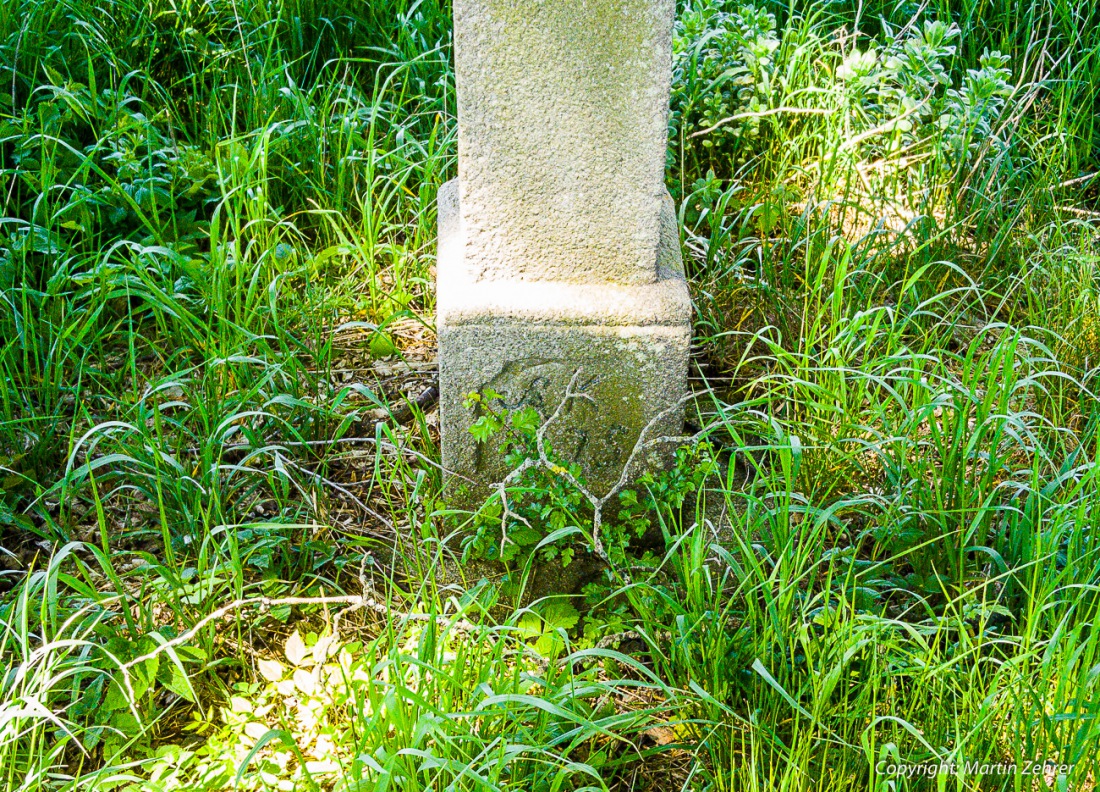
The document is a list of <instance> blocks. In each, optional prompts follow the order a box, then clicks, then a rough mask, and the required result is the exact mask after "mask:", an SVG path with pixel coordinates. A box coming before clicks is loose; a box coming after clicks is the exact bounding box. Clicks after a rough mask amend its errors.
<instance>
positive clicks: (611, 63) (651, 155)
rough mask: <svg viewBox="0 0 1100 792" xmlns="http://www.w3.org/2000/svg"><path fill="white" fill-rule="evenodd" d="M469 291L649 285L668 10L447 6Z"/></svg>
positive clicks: (660, 178) (663, 128) (464, 2)
mask: <svg viewBox="0 0 1100 792" xmlns="http://www.w3.org/2000/svg"><path fill="white" fill-rule="evenodd" d="M454 15H455V71H456V75H455V79H456V85H457V89H458V121H459V132H458V175H459V183H460V185H461V220H462V224H463V227H464V238H463V244H464V245H465V248H466V251H465V256H466V259H467V261H468V264H469V267H470V269H471V271H472V272H473V274H474V276H475V278H477V279H479V280H494V279H505V280H528V281H546V280H551V281H558V282H574V283H581V282H588V283H619V284H639V283H652V282H654V281H656V280H657V275H656V273H655V271H654V262H655V261H656V258H657V247H658V215H659V212H660V205H661V200H662V196H663V195H664V167H665V151H666V138H667V127H668V96H669V81H670V78H671V57H672V55H671V47H672V43H671V42H672V21H673V0H455V3H454Z"/></svg>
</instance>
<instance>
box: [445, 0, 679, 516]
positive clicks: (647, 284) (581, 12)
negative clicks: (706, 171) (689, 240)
mask: <svg viewBox="0 0 1100 792" xmlns="http://www.w3.org/2000/svg"><path fill="white" fill-rule="evenodd" d="M673 13H674V0H454V16H455V19H454V21H455V63H456V84H457V90H458V128H459V131H458V179H457V180H455V181H451V182H448V183H447V184H445V185H443V187H442V188H441V189H440V192H439V199H438V204H439V260H438V267H437V276H438V290H437V306H438V316H437V330H438V337H439V363H440V409H441V430H442V441H443V465H444V468H445V469H447V470H450V471H454V472H455V473H458V474H461V475H462V476H465V477H468V478H471V479H474V480H475V481H477V482H478V483H479V484H480V485H482V491H481V492H477V494H478V495H480V494H483V491H484V489H483V488H484V485H488V484H490V483H492V482H494V481H499V480H500V479H501V478H503V476H504V475H505V474H506V470H505V469H504V467H503V461H502V460H501V459H500V458H499V455H498V454H496V453H495V446H496V445H497V444H495V443H494V444H485V445H486V446H490V445H491V446H492V447H483V446H482V445H481V444H478V443H477V442H476V441H475V440H474V438H473V436H472V435H471V434H470V432H469V426H470V424H471V423H472V422H473V421H474V420H476V418H477V416H476V415H475V414H474V412H472V411H471V410H469V409H467V408H465V407H464V406H463V400H464V398H465V396H466V394H468V393H470V392H472V391H481V390H483V389H486V388H492V389H493V390H494V391H496V392H498V393H500V394H503V397H504V398H503V400H502V401H503V404H502V405H499V406H502V407H505V408H508V409H514V408H518V407H522V406H526V405H530V406H533V407H536V408H537V409H538V410H539V412H540V413H541V414H542V415H543V417H544V418H547V417H549V415H550V414H551V413H552V412H553V411H554V409H555V408H556V407H557V406H558V404H559V403H560V401H561V397H562V395H563V394H564V392H565V388H566V385H567V384H568V383H569V381H570V380H571V379H572V378H573V375H574V374H575V372H577V371H578V370H579V371H580V375H579V377H578V383H579V386H580V389H581V390H583V391H585V392H586V393H588V394H589V395H591V396H592V400H591V401H573V402H571V403H570V405H569V406H568V409H566V410H565V411H564V413H563V416H562V420H561V422H560V424H558V425H556V426H555V429H554V430H553V431H552V432H551V433H550V435H549V436H550V438H551V439H552V440H553V442H554V447H555V449H557V450H558V451H559V452H560V453H561V454H562V455H563V456H565V457H566V458H568V459H571V460H573V461H577V462H579V463H580V464H581V466H582V468H583V470H584V471H585V474H586V475H587V477H588V480H589V482H590V483H591V485H592V489H593V491H594V493H595V494H598V495H599V494H603V492H605V491H606V490H607V489H608V488H610V487H611V486H612V485H613V484H614V482H615V481H617V480H618V478H619V475H620V472H621V470H622V467H623V465H624V464H625V462H626V460H627V457H628V456H629V454H630V451H631V450H632V449H633V448H634V445H635V443H636V441H637V439H638V436H639V434H640V433H641V431H642V429H643V428H644V427H645V426H646V425H647V424H649V423H650V421H651V420H652V419H653V418H654V417H655V416H657V415H659V414H660V413H661V412H663V411H666V410H668V408H670V407H671V406H673V405H675V404H676V403H677V402H678V401H679V400H680V398H681V397H682V396H683V394H684V393H685V391H686V387H687V383H686V379H687V358H688V345H689V340H690V329H691V328H690V313H691V305H690V300H689V297H688V291H687V285H686V283H685V280H684V274H683V263H682V261H681V258H680V245H679V239H678V237H677V230H676V229H677V226H676V217H675V211H674V208H673V204H672V199H671V198H670V197H669V195H668V192H667V190H666V189H665V186H664V169H665V151H666V138H667V124H668V100H669V80H670V75H671V45H672V23H673ZM681 425H682V415H681V414H679V413H678V412H677V411H673V412H672V413H670V414H669V415H668V416H667V417H666V418H665V419H664V420H663V421H662V422H661V423H660V425H657V426H654V428H653V430H652V432H651V435H650V436H657V435H662V434H663V435H667V434H679V433H680V431H681V428H682V427H681ZM657 463H659V460H658V459H655V458H650V459H648V460H647V464H657ZM477 489H478V488H475V491H476V490H477Z"/></svg>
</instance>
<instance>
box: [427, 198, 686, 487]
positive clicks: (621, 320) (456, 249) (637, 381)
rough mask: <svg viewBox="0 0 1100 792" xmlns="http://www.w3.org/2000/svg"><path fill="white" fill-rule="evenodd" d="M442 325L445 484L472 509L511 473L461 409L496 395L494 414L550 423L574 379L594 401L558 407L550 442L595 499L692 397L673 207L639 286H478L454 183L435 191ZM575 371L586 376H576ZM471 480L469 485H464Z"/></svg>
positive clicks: (658, 454) (641, 466) (673, 429)
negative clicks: (530, 414) (476, 397)
mask: <svg viewBox="0 0 1100 792" xmlns="http://www.w3.org/2000/svg"><path fill="white" fill-rule="evenodd" d="M439 232H440V233H439V240H440V241H439V262H438V268H437V278H438V284H439V286H438V297H437V305H438V318H437V332H438V338H439V361H440V382H439V390H440V425H441V432H442V444H443V467H444V469H445V470H446V471H448V472H449V475H448V480H447V488H448V491H449V492H450V493H452V496H454V495H456V494H459V493H462V494H461V495H459V497H458V498H457V500H458V502H459V503H458V504H457V505H467V506H474V505H477V502H478V500H479V499H481V498H483V497H484V496H485V495H486V494H487V493H488V492H489V487H490V485H491V484H492V483H494V482H498V481H501V480H502V479H503V478H504V477H505V476H506V475H507V473H508V470H507V468H506V466H505V465H504V460H503V459H502V458H501V456H500V454H499V453H498V452H497V448H498V447H499V445H500V441H499V440H493V441H489V442H486V443H478V442H477V441H475V439H474V437H473V435H471V434H470V432H469V428H470V425H471V424H472V423H473V422H474V421H476V420H477V418H478V417H479V414H478V413H477V411H476V408H475V409H470V408H466V407H464V406H463V401H464V400H465V399H466V396H467V395H468V394H469V393H471V392H475V391H476V392H480V391H483V390H485V389H487V388H491V389H492V390H494V391H496V392H497V393H499V394H501V395H502V397H503V398H502V399H501V400H500V402H498V403H497V405H496V407H497V408H503V409H505V410H509V411H510V410H515V409H520V408H523V407H527V406H530V407H534V408H535V409H536V410H538V412H539V413H540V415H541V416H542V418H543V420H545V419H547V418H549V417H550V415H551V414H553V412H554V411H555V410H556V409H557V407H558V405H559V404H560V403H561V401H562V398H563V396H564V394H565V390H566V387H567V385H568V384H569V382H570V381H571V380H572V379H573V377H574V375H575V374H576V375H577V379H576V385H575V389H576V391H577V392H580V393H584V394H587V395H588V396H591V397H592V400H591V401H589V400H580V399H577V400H573V401H572V402H571V403H570V404H568V405H567V406H566V407H565V408H563V410H562V413H561V416H560V417H559V420H558V422H557V423H556V424H555V425H554V427H553V428H552V430H551V431H550V432H548V435H547V437H548V438H549V440H550V441H551V443H552V445H553V447H554V449H555V451H556V452H557V454H558V455H559V457H560V458H563V459H565V460H567V461H574V462H577V463H579V464H580V466H581V469H582V470H583V472H584V475H585V476H586V478H587V480H588V483H589V485H590V491H592V492H593V494H595V495H597V496H599V495H603V494H604V493H606V492H607V491H608V490H609V489H610V488H611V487H613V486H614V484H615V483H616V482H617V481H618V480H619V478H620V475H621V474H622V471H623V467H624V465H625V464H626V462H627V460H628V458H629V457H630V454H631V451H632V450H633V449H634V447H635V445H636V443H637V441H638V438H639V435H640V434H641V432H642V431H643V429H644V428H645V427H646V426H647V425H649V424H650V422H651V421H653V420H654V419H655V418H656V417H657V416H658V415H660V414H661V413H662V412H666V411H669V410H670V408H672V407H674V406H675V405H676V404H677V403H678V402H679V400H680V399H681V398H682V396H683V395H684V393H686V392H687V364H688V347H689V344H690V339H691V325H690V316H691V303H690V299H689V297H688V291H687V284H686V282H685V280H684V274H683V264H682V261H681V258H680V248H679V242H678V239H677V233H676V218H675V215H674V213H673V208H672V200H671V198H668V197H667V196H666V199H665V205H664V207H663V210H662V215H661V242H662V244H661V248H660V249H661V255H660V257H659V261H658V262H657V264H658V266H657V272H658V279H657V281H655V282H654V283H649V284H642V285H630V286H624V285H614V284H606V285H605V284H600V285H595V284H577V283H561V282H531V281H492V282H490V283H486V282H484V281H477V280H475V279H473V278H472V277H471V276H470V274H469V272H468V271H467V269H466V267H465V263H464V261H463V256H462V250H463V246H462V239H461V230H460V227H459V222H458V195H457V184H456V183H455V182H453V181H452V182H448V183H447V184H445V185H444V186H443V187H442V188H441V189H440V193H439ZM577 372H579V374H578V373H577ZM682 428H683V411H682V409H674V410H671V411H669V413H668V415H666V416H664V417H663V418H662V419H661V420H660V421H659V422H657V423H656V424H654V425H653V426H652V427H651V429H650V431H649V433H648V434H647V438H657V437H660V436H668V435H679V434H680V433H681V432H682ZM668 453H669V449H654V450H653V451H652V452H651V453H649V454H646V455H639V457H638V458H637V459H636V462H637V464H636V468H637V469H636V470H632V471H630V472H631V474H632V476H633V475H637V474H639V473H641V472H642V471H643V470H645V469H646V468H647V467H653V466H656V465H661V464H664V462H665V461H666V460H667V455H668ZM467 479H469V480H472V482H473V483H472V484H471V483H470V482H469V481H467Z"/></svg>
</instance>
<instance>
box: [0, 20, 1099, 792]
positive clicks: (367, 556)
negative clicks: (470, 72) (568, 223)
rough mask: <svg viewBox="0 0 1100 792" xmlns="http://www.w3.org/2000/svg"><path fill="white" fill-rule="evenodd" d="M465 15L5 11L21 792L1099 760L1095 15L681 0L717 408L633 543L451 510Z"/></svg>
mask: <svg viewBox="0 0 1100 792" xmlns="http://www.w3.org/2000/svg"><path fill="white" fill-rule="evenodd" d="M450 13H451V11H450V8H449V6H448V5H446V4H440V3H438V2H436V0H422V1H421V2H405V0H378V1H377V2H370V3H345V2H343V1H342V0H339V1H338V2H335V3H334V2H328V3H323V4H322V3H314V2H309V1H307V0H285V1H280V2H277V1H276V0H270V1H268V0H250V2H241V1H240V0H238V1H237V2H230V0H207V1H206V2H185V3H176V4H173V3H142V2H133V0H100V2H98V3H91V2H86V0H80V1H79V2H78V1H77V0H63V1H62V2H58V3H41V2H36V0H2V2H0V66H2V68H0V171H2V173H3V181H2V183H0V188H2V190H3V193H2V196H3V198H2V200H3V211H2V213H0V214H2V218H0V558H2V560H3V565H4V566H3V574H2V577H0V592H2V593H0V670H2V672H3V673H2V675H0V774H2V776H3V785H4V788H8V789H13V790H32V789H73V790H75V789H90V790H172V789H208V790H220V789H230V788H248V789H257V790H259V789H263V790H267V789H302V790H313V789H323V790H336V789H338V790H366V789H371V790H374V789H379V790H381V789H409V790H412V789H418V790H419V789H439V790H459V789H464V790H465V789H469V790H474V789H477V790H503V789H517V790H519V789H523V790H528V789H533V790H555V791H556V790H574V789H609V790H611V789H614V790H644V789H657V788H659V789H689V790H715V792H717V791H718V790H761V791H763V790H818V789H820V790H845V789H852V790H862V789H873V790H876V792H878V791H879V790H882V791H883V792H885V791H886V790H924V789H929V790H931V789H937V790H939V789H959V790H986V789H990V790H1002V789H1003V790H1032V789H1046V788H1055V789H1083V790H1087V789H1092V788H1093V787H1094V785H1095V784H1096V782H1097V778H1098V775H1100V766H1098V763H1097V757H1098V756H1100V725H1098V724H1097V701H1100V691H1098V690H1097V689H1096V688H1097V685H1098V684H1100V682H1098V679H1100V677H1098V676H1097V674H1096V669H1097V668H1100V639H1098V638H1097V632H1096V630H1095V623H1096V619H1097V615H1098V614H1097V611H1098V609H1100V523H1098V520H1100V517H1098V515H1097V513H1096V511H1097V507H1096V504H1098V503H1100V480H1098V477H1100V471H1098V468H1097V448H1098V443H1100V436H1098V432H1097V428H1098V422H1100V410H1098V409H1097V399H1096V391H1097V388H1098V387H1100V383H1098V382H1097V377H1096V371H1097V363H1098V360H1100V270H1098V261H1100V245H1098V241H1097V240H1098V236H1097V234H1098V230H1097V221H1098V220H1100V206H1097V195H1098V193H1097V172H1100V156H1098V154H1097V150H1098V149H1097V146H1096V144H1097V142H1098V141H1100V130H1098V129H1097V127H1096V118H1097V113H1096V109H1097V108H1098V107H1100V104H1098V100H1100V33H1098V32H1097V31H1098V30H1100V26H1098V24H1097V23H1098V22H1100V18H1098V14H1097V11H1096V10H1095V9H1093V8H1092V6H1091V4H1088V3H1069V2H1065V1H1064V0H1029V2H1025V3H1022V4H1021V3H1012V2H1008V1H1007V0H942V1H941V2H932V3H928V4H925V5H923V6H921V5H918V4H906V3H893V2H890V3H881V2H871V3H864V4H862V5H861V4H846V3H829V2H819V1H818V0H808V1H807V2H797V3H793V4H777V3H771V2H767V0H756V4H755V5H753V4H751V3H745V4H739V3H736V2H724V0H691V2H680V3H679V6H678V20H679V22H678V26H677V39H676V47H675V51H676V59H675V64H674V80H673V99H672V106H673V116H672V123H671V127H670V143H669V172H668V180H669V184H670V188H671V191H672V193H673V195H674V197H675V198H676V200H677V205H678V207H679V217H680V222H681V226H682V229H681V238H682V240H683V245H684V252H685V260H686V262H687V267H688V270H689V275H690V277H691V285H692V296H693V300H694V303H695V308H696V320H695V350H696V352H695V355H694V358H693V375H692V382H693V388H694V401H693V402H692V404H691V407H690V412H691V418H692V423H693V425H695V426H697V427H698V429H699V433H698V436H697V442H696V443H694V444H693V445H691V446H689V447H687V448H685V449H684V450H683V452H682V453H681V454H680V458H679V462H678V464H677V466H676V467H675V469H674V470H672V471H671V472H670V473H669V474H667V475H664V476H658V477H655V478H653V479H652V480H648V481H646V482H643V483H642V484H641V485H639V486H637V487H635V488H634V489H633V490H631V491H630V492H628V493H625V494H624V495H623V496H622V497H621V498H619V499H618V500H617V501H614V502H612V503H610V504H609V505H608V506H607V507H606V508H605V509H604V510H602V511H601V514H600V518H601V520H602V525H601V528H600V530H601V537H602V538H603V539H604V544H605V547H606V548H607V552H606V553H603V554H600V555H597V554H596V553H593V552H591V544H592V532H593V528H594V517H595V515H594V514H593V513H592V509H591V508H589V506H588V505H587V503H586V501H585V500H584V499H583V498H582V497H581V496H580V494H579V493H578V492H577V491H576V490H575V488H573V487H572V485H571V484H570V483H569V482H568V480H567V479H565V478H563V477H561V476H559V475H557V474H555V473H553V472H552V471H547V470H544V469H538V470H535V469H532V470H531V471H530V473H529V474H528V475H525V476H523V477H517V479H516V480H515V486H514V487H512V488H511V490H512V491H511V494H510V502H511V503H512V504H513V505H514V507H515V513H514V514H513V515H512V516H511V521H510V522H509V521H508V520H506V521H505V523H506V524H505V525H504V526H503V527H502V526H501V514H502V509H501V507H500V504H499V502H497V501H493V500H491V501H490V502H489V503H487V504H486V506H485V508H484V509H482V510H481V512H480V513H479V514H475V515H470V514H466V513H459V514H456V513H454V512H451V511H448V510H447V508H446V504H445V503H444V502H442V501H441V500H440V497H439V496H440V487H441V478H440V473H439V461H438V460H439V454H438V445H437V440H438V427H437V420H438V416H437V415H436V412H435V409H434V407H432V406H431V404H430V401H425V402H424V403H425V404H427V405H428V406H427V407H426V408H424V409H422V408H421V405H419V404H417V403H416V397H417V396H418V395H419V394H421V393H422V392H423V391H425V390H426V389H427V388H428V387H429V386H430V385H431V384H432V381H433V377H434V376H435V369H434V365H435V351H434V335H433V317H434V271H433V266H434V256H435V194H436V191H437V189H438V187H439V185H440V184H441V183H442V182H443V181H445V180H446V179H448V178H450V177H451V176H453V175H454V172H455V131H456V129H455V119H454V107H455V105H454V81H453V72H452V70H451V41H450V35H451V34H450V28H451V22H450ZM995 53H1000V55H999V56H998V55H996V54H995ZM542 417H543V418H546V417H547V416H542ZM517 426H518V427H519V429H518V432H517V436H516V439H517V448H518V450H517V457H522V456H523V454H524V453H525V449H526V453H530V448H529V444H530V442H531V435H532V433H533V431H534V428H535V427H536V426H537V420H536V421H534V422H532V420H531V416H518V423H517ZM560 461H562V462H568V460H560ZM519 518H523V519H526V520H527V521H528V522H527V524H524V523H523V522H522V521H521V520H520V519H519ZM472 531H473V532H477V531H480V534H478V535H479V536H480V537H481V538H480V540H479V541H478V542H476V543H475V544H474V545H471V544H470V543H469V541H468V539H469V537H470V536H471V532H472ZM502 531H503V533H504V534H505V535H506V536H509V537H511V542H512V543H511V544H510V545H507V546H502V545H501V544H500V543H499V542H498V541H497V540H498V539H499V536H500V535H501V532H502ZM464 550H465V551H468V552H466V554H465V555H466V556H467V557H466V558H465V559H464ZM477 555H481V556H488V558H476V557H469V556H477ZM501 555H503V556H505V557H506V558H507V559H508V560H507V562H506V563H501V562H500V560H499V557H500V556H501ZM567 558H568V559H572V562H571V564H570V565H569V567H568V568H566V569H564V570H562V572H563V573H564V574H563V576H562V577H563V579H567V578H570V577H571V576H572V577H573V578H580V577H582V573H586V574H587V575H588V579H587V583H588V584H587V586H585V588H584V590H583V592H581V593H576V592H570V594H571V596H551V597H549V598H547V599H544V600H541V601H538V602H531V601H530V600H531V598H530V596H524V592H525V591H526V592H528V594H529V593H530V592H531V591H540V592H541V590H542V589H543V588H545V587H544V586H542V584H541V583H540V582H539V574H540V570H545V569H546V568H547V567H552V568H554V569H558V568H560V567H561V565H562V563H563V559H567ZM1034 762H1050V763H1053V764H1054V765H1064V766H1070V767H1069V769H1065V768H1062V770H1051V771H1050V772H1049V773H1047V774H1046V775H1044V774H1042V773H1040V774H1039V775H1038V776H1034V775H1027V774H1025V772H1024V771H1025V769H1027V768H1029V766H1030V765H1031V764H1032V763H1034ZM898 763H908V764H909V765H910V766H912V765H920V766H922V767H929V766H931V765H933V764H944V765H954V766H955V767H956V769H957V772H953V773H947V772H944V773H941V774H940V775H939V776H938V777H928V776H925V775H914V776H912V777H908V778H906V777H903V776H898V775H892V774H891V773H890V772H888V771H887V768H888V766H890V765H894V764H898ZM983 763H986V764H994V765H996V764H1010V765H1015V767H1016V769H1015V770H1014V771H1010V772H996V771H986V772H982V771H981V769H980V766H981V765H982V764H983Z"/></svg>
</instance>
